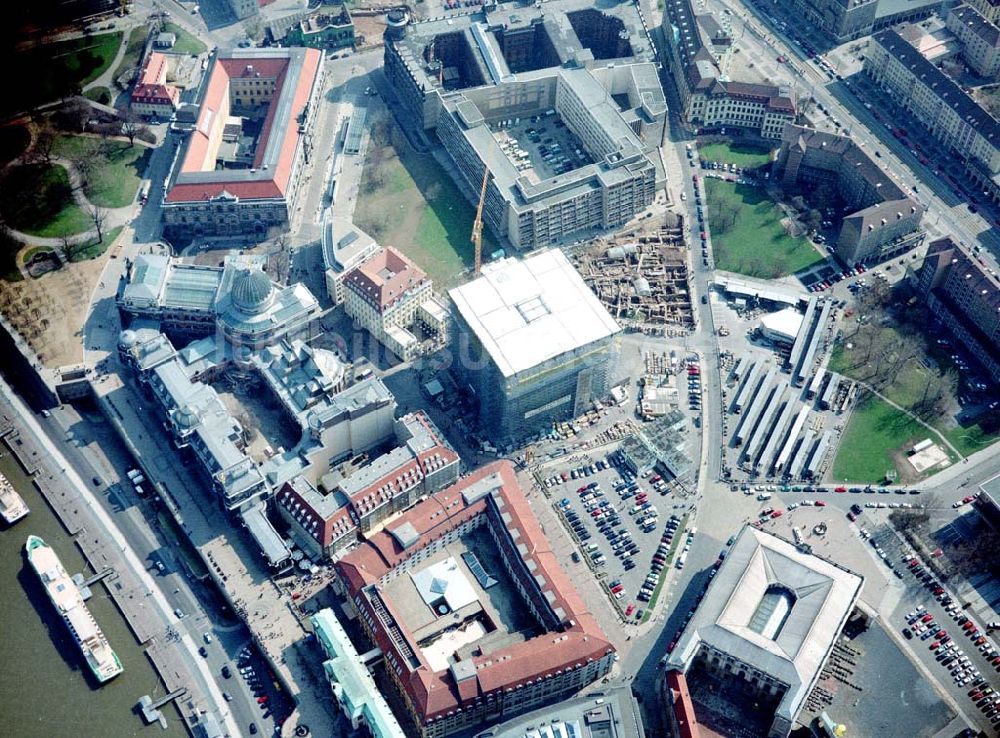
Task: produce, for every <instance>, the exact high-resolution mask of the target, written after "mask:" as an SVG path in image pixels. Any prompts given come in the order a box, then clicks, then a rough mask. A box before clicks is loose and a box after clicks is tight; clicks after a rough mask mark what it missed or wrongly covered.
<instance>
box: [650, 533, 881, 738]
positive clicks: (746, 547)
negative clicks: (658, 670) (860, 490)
mask: <svg viewBox="0 0 1000 738" xmlns="http://www.w3.org/2000/svg"><path fill="white" fill-rule="evenodd" d="M863 582H864V580H863V578H862V577H860V576H858V575H857V574H855V573H853V572H851V571H849V570H847V569H845V568H843V567H841V566H839V565H838V564H835V563H833V562H832V561H828V560H826V559H823V558H821V557H819V556H816V555H814V554H812V553H810V552H808V551H806V550H804V549H800V548H798V547H796V546H795V545H793V544H792V543H790V542H789V541H786V540H784V539H783V538H779V537H778V536H775V535H773V534H771V533H767V532H765V531H761V530H757V529H756V528H754V527H752V526H746V527H744V528H743V530H742V531H741V532H740V534H739V536H738V537H737V539H736V541H735V543H733V545H732V547H731V548H730V550H729V554H728V555H727V556H726V558H725V560H724V561H723V562H722V565H721V566H720V567H719V569H718V571H717V573H716V575H715V577H714V578H713V579H712V583H711V584H710V585H709V588H708V590H707V591H706V592H705V595H704V597H703V598H702V600H701V602H700V603H699V604H698V607H697V608H696V609H695V611H694V615H693V617H691V619H690V621H689V622H688V624H687V626H686V627H685V628H684V632H683V634H682V635H681V637H680V638H679V640H678V641H677V645H676V647H675V648H674V650H673V651H672V652H671V653H670V655H669V656H668V657H667V658H666V664H665V673H664V675H663V680H662V682H661V696H662V698H663V704H664V706H665V708H666V711H667V713H668V717H669V716H675V717H677V719H675V720H669V719H668V722H673V723H674V728H675V730H674V732H673V733H672V735H674V736H678V735H685V733H683V732H678V731H677V727H678V723H679V722H681V720H680V717H681V716H682V715H683V718H684V721H685V722H687V724H689V725H690V722H691V715H690V714H689V712H690V698H689V697H687V695H686V690H687V689H690V690H691V691H692V692H694V693H695V694H697V690H698V689H700V688H701V687H700V686H699V685H700V683H701V681H702V680H703V679H704V680H705V681H707V682H708V683H712V682H713V681H721V682H722V683H723V684H725V686H726V689H727V691H732V690H734V689H735V688H737V687H738V688H741V689H742V691H743V692H744V693H745V695H746V698H747V699H748V700H750V701H752V702H753V703H754V704H755V705H758V706H759V707H760V708H761V709H763V710H766V711H768V713H767V714H770V713H771V712H772V711H773V718H772V719H771V722H770V726H769V727H767V726H765V727H766V729H767V735H768V738H787V736H788V735H789V734H790V733H791V731H792V728H793V727H794V725H795V721H796V719H797V717H798V714H799V711H800V710H801V709H802V706H803V703H804V702H805V699H806V697H807V696H808V695H809V692H810V691H812V688H813V686H814V685H815V683H816V681H817V679H818V678H819V675H820V672H821V671H822V669H823V666H824V664H825V663H826V661H827V659H828V658H829V656H830V653H831V651H832V649H833V646H834V644H835V643H836V642H837V639H838V638H839V637H840V633H841V630H842V629H843V627H844V625H845V624H846V623H847V619H848V618H849V617H850V615H851V613H852V611H853V610H854V605H855V603H856V602H857V599H858V596H859V595H860V593H861V586H862V584H863ZM707 687H708V685H706V688H707ZM678 708H682V709H678ZM755 712H756V711H755Z"/></svg>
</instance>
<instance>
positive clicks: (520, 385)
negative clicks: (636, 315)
mask: <svg viewBox="0 0 1000 738" xmlns="http://www.w3.org/2000/svg"><path fill="white" fill-rule="evenodd" d="M449 295H450V296H451V299H452V302H453V303H454V310H453V314H454V318H455V335H454V337H453V343H454V347H455V348H454V353H455V360H454V363H453V371H455V373H456V374H457V376H458V378H459V381H460V382H462V383H463V384H464V385H465V386H466V387H468V388H469V389H471V390H472V392H473V393H474V395H475V398H476V402H477V404H478V414H479V425H480V428H481V429H482V431H483V433H484V434H485V437H487V438H489V439H490V440H491V441H493V442H494V443H500V444H507V443H509V442H511V441H514V440H517V439H520V438H524V437H527V436H530V435H533V434H536V433H539V432H544V431H546V430H548V429H550V428H551V427H552V424H553V422H555V421H559V420H566V419H569V418H574V417H576V416H578V415H580V414H581V413H583V412H584V411H585V410H587V409H589V408H590V407H592V405H593V402H594V400H596V399H599V398H601V397H603V396H604V395H605V394H606V393H607V391H608V387H609V383H610V379H611V374H612V372H613V370H614V367H615V363H616V358H617V338H618V335H619V333H620V331H621V329H620V328H619V326H618V324H617V323H616V322H615V320H614V318H612V317H611V315H610V314H609V313H608V311H607V310H606V309H605V307H604V306H603V305H602V304H601V302H600V301H599V300H598V299H597V297H596V296H595V295H594V293H593V292H591V290H590V289H589V288H588V287H587V285H586V284H584V281H583V279H582V278H581V277H580V274H579V273H578V272H577V271H576V269H574V268H573V265H572V264H570V263H569V260H568V259H567V258H566V256H565V255H564V254H563V253H562V251H560V250H558V249H549V250H547V251H543V252H541V253H539V254H535V255H533V256H530V257H528V258H526V259H524V260H523V261H519V260H516V259H513V258H508V259H504V260H502V261H499V262H494V263H492V264H488V265H486V266H485V267H484V268H483V274H482V276H481V277H479V278H478V279H475V280H473V281H472V282H469V283H468V284H465V285H462V286H461V287H456V288H455V289H453V290H451V291H450V293H449Z"/></svg>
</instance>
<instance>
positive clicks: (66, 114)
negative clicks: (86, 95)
mask: <svg viewBox="0 0 1000 738" xmlns="http://www.w3.org/2000/svg"><path fill="white" fill-rule="evenodd" d="M57 116H58V119H59V122H60V123H61V124H62V126H63V127H64V128H66V129H67V130H72V131H77V132H79V133H83V132H84V131H86V130H87V123H88V122H89V121H90V117H91V109H90V105H89V104H88V103H87V101H86V100H84V99H83V98H82V97H74V98H71V99H70V100H67V101H66V104H65V105H63V106H62V107H61V108H59V111H58V113H57Z"/></svg>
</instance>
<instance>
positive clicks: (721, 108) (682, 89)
mask: <svg viewBox="0 0 1000 738" xmlns="http://www.w3.org/2000/svg"><path fill="white" fill-rule="evenodd" d="M663 33H664V38H665V40H666V53H665V54H664V66H665V68H666V71H667V73H668V75H669V76H670V78H671V80H672V81H673V83H674V87H675V89H676V90H677V94H678V97H679V98H680V100H681V104H682V105H683V113H682V117H683V119H684V121H685V122H686V123H687V124H688V125H689V126H691V127H693V128H696V129H702V130H703V129H709V130H711V131H716V130H720V129H722V128H728V129H732V128H738V129H741V130H744V131H747V132H749V133H752V134H755V135H757V136H760V137H762V138H780V137H781V132H782V130H783V129H784V127H785V124H786V123H791V122H793V121H794V120H795V100H794V98H793V97H792V94H791V91H790V90H788V89H786V88H783V87H776V86H774V85H771V84H765V83H763V82H761V81H759V80H752V79H743V80H738V79H737V80H734V79H731V77H730V76H729V75H727V74H723V72H722V71H721V69H722V66H723V65H722V61H721V60H722V58H723V57H724V56H725V55H727V54H731V53H732V50H733V48H734V46H733V39H732V37H731V36H730V35H729V34H728V33H726V32H725V31H724V30H723V28H722V26H721V25H720V24H719V23H718V22H717V21H716V20H715V18H714V17H713V16H711V15H707V14H702V15H696V14H695V12H694V8H693V7H692V5H691V2H690V0H667V2H666V6H665V7H664V12H663Z"/></svg>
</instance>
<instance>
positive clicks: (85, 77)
mask: <svg viewBox="0 0 1000 738" xmlns="http://www.w3.org/2000/svg"><path fill="white" fill-rule="evenodd" d="M121 42H122V34H120V33H102V34H100V35H98V36H84V37H82V38H75V39H70V40H68V41H57V42H54V43H46V44H44V45H40V46H37V47H35V48H32V49H29V50H27V51H19V52H15V53H13V54H12V55H11V64H12V68H13V69H17V70H22V73H25V74H29V75H30V80H31V84H23V85H18V88H19V90H20V93H19V94H18V95H5V96H4V102H3V103H0V107H2V110H3V111H4V112H10V111H13V110H21V109H29V108H33V107H35V106H36V105H40V104H41V103H45V102H49V101H51V100H56V99H58V98H60V97H63V96H67V95H73V94H79V92H80V90H81V89H82V88H83V87H84V86H85V85H86V84H88V83H89V82H93V81H94V80H95V79H97V78H98V77H99V76H101V75H102V74H103V73H104V72H105V71H106V70H107V68H108V67H109V66H111V62H112V61H114V58H115V54H117V53H118V48H119V47H120V46H121Z"/></svg>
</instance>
